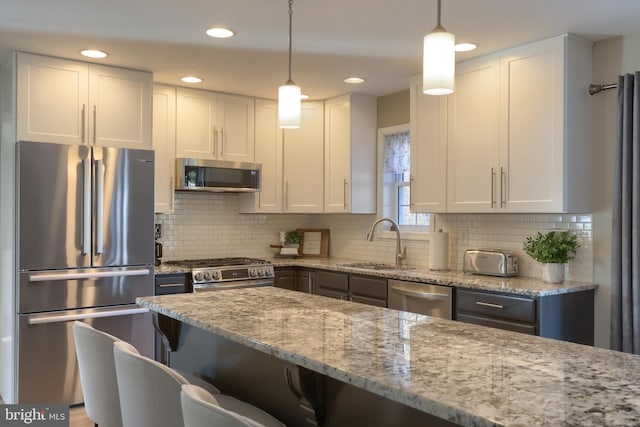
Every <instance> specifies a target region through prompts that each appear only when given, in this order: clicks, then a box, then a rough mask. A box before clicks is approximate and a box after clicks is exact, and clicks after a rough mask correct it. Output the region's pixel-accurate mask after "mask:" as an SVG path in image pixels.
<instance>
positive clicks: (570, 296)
mask: <svg viewBox="0 0 640 427" xmlns="http://www.w3.org/2000/svg"><path fill="white" fill-rule="evenodd" d="M538 319H539V331H540V333H539V335H540V336H541V337H545V338H554V339H558V340H562V341H570V342H575V343H578V344H586V345H593V342H594V291H593V290H589V291H583V292H573V293H567V294H560V295H550V296H546V297H542V298H540V299H539V301H538Z"/></svg>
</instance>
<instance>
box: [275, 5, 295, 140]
mask: <svg viewBox="0 0 640 427" xmlns="http://www.w3.org/2000/svg"><path fill="white" fill-rule="evenodd" d="M292 6H293V0H289V80H287V81H286V82H285V84H284V85H282V86H280V87H279V88H278V121H279V124H280V127H281V128H283V129H297V128H299V127H300V109H301V105H300V86H296V84H295V83H294V82H293V80H291V26H292V19H293V10H292Z"/></svg>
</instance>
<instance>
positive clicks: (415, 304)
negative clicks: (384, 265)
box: [387, 280, 453, 319]
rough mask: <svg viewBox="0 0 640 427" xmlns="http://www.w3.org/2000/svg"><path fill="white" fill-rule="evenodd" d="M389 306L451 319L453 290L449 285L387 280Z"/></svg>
mask: <svg viewBox="0 0 640 427" xmlns="http://www.w3.org/2000/svg"><path fill="white" fill-rule="evenodd" d="M387 286H388V289H387V290H388V293H387V295H388V298H389V308H395V309H397V310H403V311H410V312H412V313H418V314H426V315H428V316H433V317H439V318H442V319H451V318H452V313H453V290H452V288H450V287H449V286H440V285H430V284H426V283H416V282H406V281H401V280H389V281H388V282H387Z"/></svg>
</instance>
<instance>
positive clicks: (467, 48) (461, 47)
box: [455, 42, 478, 52]
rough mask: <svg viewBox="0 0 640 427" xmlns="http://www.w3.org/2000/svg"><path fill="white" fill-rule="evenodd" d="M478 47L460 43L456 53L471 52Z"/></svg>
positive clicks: (468, 43) (469, 43) (472, 44)
mask: <svg viewBox="0 0 640 427" xmlns="http://www.w3.org/2000/svg"><path fill="white" fill-rule="evenodd" d="M477 47H478V45H477V44H475V43H471V42H467V43H458V44H457V45H456V47H455V49H456V52H469V51H470V50H474V49H475V48H477Z"/></svg>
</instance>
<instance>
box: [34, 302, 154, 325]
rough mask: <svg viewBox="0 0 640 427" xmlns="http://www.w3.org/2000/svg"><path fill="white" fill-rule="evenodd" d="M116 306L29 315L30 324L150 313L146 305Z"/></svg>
mask: <svg viewBox="0 0 640 427" xmlns="http://www.w3.org/2000/svg"><path fill="white" fill-rule="evenodd" d="M130 307H131V306H129V307H127V308H116V309H113V310H104V311H95V312H80V313H73V314H50V315H34V316H29V320H28V322H29V324H30V325H43V324H47V323H59V322H71V321H74V320H84V319H97V318H99V317H117V316H129V315H132V314H141V313H148V312H149V309H148V308H146V307H136V308H130Z"/></svg>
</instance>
